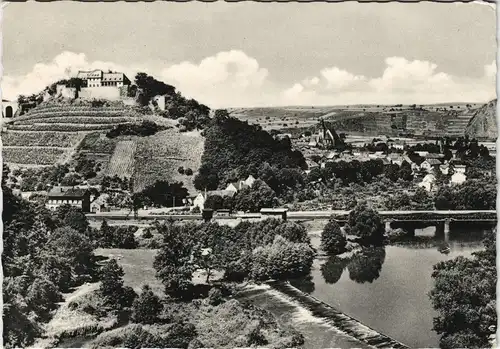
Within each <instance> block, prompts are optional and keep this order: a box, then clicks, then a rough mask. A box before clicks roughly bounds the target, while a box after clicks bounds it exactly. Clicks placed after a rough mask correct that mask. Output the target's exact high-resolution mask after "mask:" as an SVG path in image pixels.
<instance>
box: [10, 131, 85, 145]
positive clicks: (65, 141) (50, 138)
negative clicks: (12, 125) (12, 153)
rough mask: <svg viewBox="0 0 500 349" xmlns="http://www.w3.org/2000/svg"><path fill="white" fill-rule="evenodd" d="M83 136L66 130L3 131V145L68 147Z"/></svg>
mask: <svg viewBox="0 0 500 349" xmlns="http://www.w3.org/2000/svg"><path fill="white" fill-rule="evenodd" d="M81 138H82V135H81V134H78V133H65V132H16V131H9V132H4V133H2V145H3V146H25V147H32V146H46V147H61V148H67V147H72V146H74V145H76V144H77V143H78V142H79V141H80V140H81Z"/></svg>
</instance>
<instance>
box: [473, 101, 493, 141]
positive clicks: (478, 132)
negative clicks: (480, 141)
mask: <svg viewBox="0 0 500 349" xmlns="http://www.w3.org/2000/svg"><path fill="white" fill-rule="evenodd" d="M496 110H497V100H496V99H495V100H493V101H491V102H489V103H487V104H485V105H483V106H482V107H481V108H479V109H478V110H477V111H476V112H475V113H474V115H473V116H472V118H471V119H470V121H469V123H468V124H467V127H466V128H465V134H466V135H467V136H469V137H470V138H488V139H496V138H497V137H498V130H497V118H496Z"/></svg>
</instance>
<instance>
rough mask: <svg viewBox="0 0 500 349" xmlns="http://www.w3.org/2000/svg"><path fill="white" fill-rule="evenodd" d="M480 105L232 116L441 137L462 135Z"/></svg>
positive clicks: (268, 125)
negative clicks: (328, 124)
mask: <svg viewBox="0 0 500 349" xmlns="http://www.w3.org/2000/svg"><path fill="white" fill-rule="evenodd" d="M479 106H480V105H479ZM479 106H476V105H472V104H465V103H462V104H459V103H454V104H450V105H419V106H417V105H393V106H384V105H376V106H375V105H359V106H332V107H316V108H315V107H301V108H299V107H281V108H278V107H275V108H240V109H233V110H231V116H233V117H237V118H238V119H240V120H243V121H248V122H249V123H256V124H259V125H261V126H262V127H263V128H264V129H266V130H272V129H282V130H283V129H284V130H290V129H292V128H304V129H306V128H314V127H315V126H316V125H317V124H318V121H319V118H324V119H325V120H327V121H329V122H331V123H332V124H333V126H334V127H335V129H336V130H337V131H339V132H345V133H351V134H352V133H362V134H365V135H378V134H388V135H397V134H400V133H411V134H421V135H422V134H423V135H433V136H441V135H463V133H464V130H465V127H466V125H467V123H468V122H469V120H470V118H471V117H472V114H473V112H474V110H475V108H477V107H479ZM287 132H288V131H287Z"/></svg>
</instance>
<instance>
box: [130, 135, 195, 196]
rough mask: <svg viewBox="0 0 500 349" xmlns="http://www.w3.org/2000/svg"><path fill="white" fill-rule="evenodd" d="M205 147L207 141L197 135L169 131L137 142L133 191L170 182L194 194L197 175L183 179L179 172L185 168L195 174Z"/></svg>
mask: <svg viewBox="0 0 500 349" xmlns="http://www.w3.org/2000/svg"><path fill="white" fill-rule="evenodd" d="M203 146H204V138H203V137H202V136H201V135H200V134H199V132H196V131H193V132H185V133H181V132H178V131H177V130H175V129H170V130H166V131H161V132H158V133H157V134H155V135H153V136H149V137H140V138H138V139H137V150H136V152H135V168H134V176H133V178H134V185H135V188H134V189H135V190H141V189H143V188H144V187H146V186H148V185H150V184H153V183H154V182H155V181H156V180H167V181H180V182H183V183H184V186H185V187H186V188H188V190H189V191H190V192H194V187H193V184H192V178H193V176H194V175H193V176H187V175H181V174H180V173H179V172H178V171H177V169H178V168H179V167H180V166H182V167H184V168H185V169H186V168H191V169H192V170H193V173H196V171H197V170H198V168H199V167H200V162H201V155H202V153H203Z"/></svg>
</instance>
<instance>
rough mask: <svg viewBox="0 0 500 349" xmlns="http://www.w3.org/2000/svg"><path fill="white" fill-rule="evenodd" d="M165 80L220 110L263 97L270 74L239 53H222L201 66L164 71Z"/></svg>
mask: <svg viewBox="0 0 500 349" xmlns="http://www.w3.org/2000/svg"><path fill="white" fill-rule="evenodd" d="M160 75H161V78H162V79H163V80H164V81H166V82H168V83H170V84H172V85H174V86H176V87H177V88H178V89H179V90H180V91H181V92H182V94H185V95H187V96H189V97H193V98H196V99H198V100H200V101H203V103H206V104H208V105H211V106H215V107H219V106H224V105H228V104H229V105H241V103H244V104H245V103H248V101H249V100H252V99H253V100H255V99H259V98H262V96H259V95H261V94H262V90H261V89H262V86H263V85H264V84H265V83H266V80H267V76H268V71H267V69H265V68H261V67H260V66H259V63H258V62H257V60H256V59H255V58H253V57H249V56H247V55H246V54H245V53H244V52H242V51H238V50H231V51H224V52H219V53H217V54H216V55H214V56H210V57H207V58H204V59H203V60H202V61H201V62H200V63H198V64H196V63H192V62H182V63H180V64H174V65H172V66H170V67H168V68H166V69H164V70H163V71H162V72H161V74H160Z"/></svg>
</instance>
